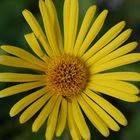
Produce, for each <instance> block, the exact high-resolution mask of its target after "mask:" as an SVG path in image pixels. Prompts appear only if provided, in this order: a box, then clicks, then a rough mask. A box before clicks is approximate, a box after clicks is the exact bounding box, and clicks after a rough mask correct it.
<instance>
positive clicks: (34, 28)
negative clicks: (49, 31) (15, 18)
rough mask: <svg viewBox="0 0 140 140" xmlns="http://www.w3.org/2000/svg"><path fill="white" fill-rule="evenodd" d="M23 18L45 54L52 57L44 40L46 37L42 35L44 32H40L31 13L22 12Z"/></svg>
mask: <svg viewBox="0 0 140 140" xmlns="http://www.w3.org/2000/svg"><path fill="white" fill-rule="evenodd" d="M22 14H23V16H24V18H25V19H26V21H27V23H28V24H29V26H30V27H31V29H32V31H33V32H34V34H35V35H36V37H37V39H38V40H39V41H40V43H41V44H42V46H43V47H44V49H45V51H46V53H47V54H48V55H49V56H52V50H51V48H50V46H49V44H48V41H47V39H46V36H45V34H44V32H43V31H42V29H41V27H40V25H39V24H38V22H37V20H36V18H35V17H34V16H33V15H32V13H31V12H30V11H28V10H26V9H25V10H24V11H23V12H22Z"/></svg>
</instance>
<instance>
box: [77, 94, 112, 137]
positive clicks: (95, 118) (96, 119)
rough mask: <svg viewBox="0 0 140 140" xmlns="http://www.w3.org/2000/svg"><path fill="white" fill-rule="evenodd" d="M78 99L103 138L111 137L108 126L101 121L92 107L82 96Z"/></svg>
mask: <svg viewBox="0 0 140 140" xmlns="http://www.w3.org/2000/svg"><path fill="white" fill-rule="evenodd" d="M77 99H78V102H79V104H80V106H81V108H82V109H83V111H84V112H85V114H86V116H87V117H88V118H89V120H90V121H91V123H92V124H93V125H94V126H95V127H96V128H97V129H98V130H99V131H100V133H101V134H102V135H103V136H105V137H107V136H109V129H108V128H107V125H106V124H105V123H104V122H103V121H102V120H101V118H100V117H99V116H98V115H97V114H96V113H95V112H94V111H93V110H92V109H91V107H90V106H89V105H88V104H87V103H86V101H85V100H84V99H83V98H82V97H81V96H78V98H77Z"/></svg>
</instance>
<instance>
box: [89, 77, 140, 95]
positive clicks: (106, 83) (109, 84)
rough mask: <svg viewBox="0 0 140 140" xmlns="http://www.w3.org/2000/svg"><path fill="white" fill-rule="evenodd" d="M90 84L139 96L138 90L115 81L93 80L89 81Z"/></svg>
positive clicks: (126, 83)
mask: <svg viewBox="0 0 140 140" xmlns="http://www.w3.org/2000/svg"><path fill="white" fill-rule="evenodd" d="M91 83H92V84H94V83H96V84H99V85H101V86H106V87H110V88H113V89H116V90H119V91H122V92H124V93H126V94H127V93H128V94H139V89H138V88H137V87H136V86H135V85H133V84H130V83H128V82H123V81H117V80H105V79H100V80H99V79H93V80H91Z"/></svg>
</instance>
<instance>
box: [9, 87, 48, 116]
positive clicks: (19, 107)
mask: <svg viewBox="0 0 140 140" xmlns="http://www.w3.org/2000/svg"><path fill="white" fill-rule="evenodd" d="M46 92H47V91H46V87H44V88H42V89H40V90H38V91H35V92H34V93H31V94H29V95H27V96H26V97H24V98H22V99H21V100H20V101H18V102H17V103H16V104H15V105H14V106H13V107H12V108H11V110H10V116H11V117H13V116H15V115H17V114H18V113H19V112H21V111H22V110H23V109H25V108H26V107H27V106H28V105H30V104H31V103H33V102H34V101H35V100H36V99H38V98H39V97H41V96H42V95H44V94H45V93H46Z"/></svg>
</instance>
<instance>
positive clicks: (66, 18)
mask: <svg viewBox="0 0 140 140" xmlns="http://www.w3.org/2000/svg"><path fill="white" fill-rule="evenodd" d="M70 7H71V0H65V1H64V8H63V24H64V50H66V49H67V46H68V40H69V22H70V20H69V17H70Z"/></svg>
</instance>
